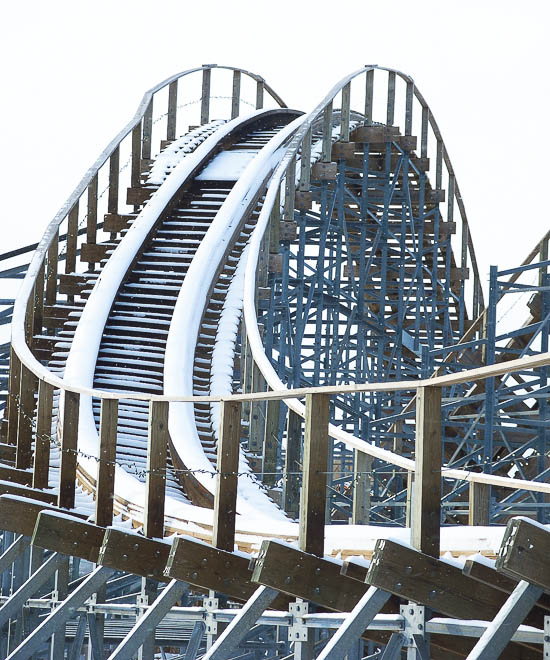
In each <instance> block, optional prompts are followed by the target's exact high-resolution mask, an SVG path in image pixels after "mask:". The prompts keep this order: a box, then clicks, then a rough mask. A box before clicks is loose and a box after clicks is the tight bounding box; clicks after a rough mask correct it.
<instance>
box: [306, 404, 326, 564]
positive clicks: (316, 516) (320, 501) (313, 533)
mask: <svg viewBox="0 0 550 660" xmlns="http://www.w3.org/2000/svg"><path fill="white" fill-rule="evenodd" d="M329 405H330V396H329V395H327V394H308V395H307V396H306V422H305V435H304V465H303V479H302V492H301V496H300V531H299V543H300V549H301V550H303V551H304V552H308V553H311V554H314V555H318V556H319V557H322V556H323V554H324V544H325V502H326V500H325V498H326V487H327V469H328V443H329V436H328V425H329Z"/></svg>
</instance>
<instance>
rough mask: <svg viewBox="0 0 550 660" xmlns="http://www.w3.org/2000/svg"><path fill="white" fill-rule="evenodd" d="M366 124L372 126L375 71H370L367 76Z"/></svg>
mask: <svg viewBox="0 0 550 660" xmlns="http://www.w3.org/2000/svg"><path fill="white" fill-rule="evenodd" d="M365 78H366V80H365V124H366V125H367V126H371V125H372V102H373V93H374V69H369V70H368V71H367V74H366V76H365Z"/></svg>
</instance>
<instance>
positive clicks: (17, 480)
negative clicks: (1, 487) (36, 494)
mask: <svg viewBox="0 0 550 660" xmlns="http://www.w3.org/2000/svg"><path fill="white" fill-rule="evenodd" d="M0 480H2V481H11V482H12V483H14V484H20V485H21V486H32V472H30V471H29V470H20V469H18V468H14V467H9V466H7V465H0Z"/></svg>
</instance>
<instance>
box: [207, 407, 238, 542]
mask: <svg viewBox="0 0 550 660" xmlns="http://www.w3.org/2000/svg"><path fill="white" fill-rule="evenodd" d="M240 440H241V402H240V401H222V402H221V403H220V430H219V438H218V462H217V472H218V474H217V475H216V495H215V498H214V529H213V531H212V545H214V546H215V547H216V548H219V549H220V550H227V551H228V552H233V550H234V547H235V517H236V514H237V487H238V483H239V478H238V476H237V472H238V470H239V447H240Z"/></svg>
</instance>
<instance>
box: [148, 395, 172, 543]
mask: <svg viewBox="0 0 550 660" xmlns="http://www.w3.org/2000/svg"><path fill="white" fill-rule="evenodd" d="M168 406H169V403H168V401H151V403H150V404H149V438H148V442H147V476H146V478H145V512H144V516H143V517H144V520H143V532H144V534H145V536H148V537H150V538H151V537H157V538H162V537H163V536H164V503H165V499H166V453H167V447H168V440H169V434H168Z"/></svg>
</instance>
